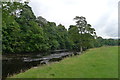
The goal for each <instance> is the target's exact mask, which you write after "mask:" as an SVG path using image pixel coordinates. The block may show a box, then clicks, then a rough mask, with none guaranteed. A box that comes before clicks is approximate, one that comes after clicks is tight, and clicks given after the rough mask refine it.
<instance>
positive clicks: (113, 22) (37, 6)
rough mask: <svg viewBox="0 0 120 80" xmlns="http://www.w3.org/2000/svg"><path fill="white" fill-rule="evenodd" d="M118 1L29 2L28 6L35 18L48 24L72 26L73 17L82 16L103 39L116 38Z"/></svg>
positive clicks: (73, 22) (41, 0)
mask: <svg viewBox="0 0 120 80" xmlns="http://www.w3.org/2000/svg"><path fill="white" fill-rule="evenodd" d="M118 1H119V0H31V1H30V3H29V5H30V6H31V7H32V10H33V12H34V14H35V15H36V16H42V17H44V18H45V19H47V20H48V21H50V22H55V23H56V24H57V25H58V24H60V23H61V24H63V25H65V27H66V28H69V25H74V24H75V21H74V20H73V18H74V17H75V16H84V17H86V19H87V22H88V23H89V24H91V25H92V27H94V28H95V29H96V32H97V35H98V36H102V37H103V38H116V37H118Z"/></svg>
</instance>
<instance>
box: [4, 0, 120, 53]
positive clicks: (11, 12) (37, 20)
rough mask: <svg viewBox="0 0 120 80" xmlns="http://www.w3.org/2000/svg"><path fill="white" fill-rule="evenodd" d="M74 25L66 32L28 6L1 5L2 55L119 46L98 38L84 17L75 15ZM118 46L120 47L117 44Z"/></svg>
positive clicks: (112, 40) (110, 40)
mask: <svg viewBox="0 0 120 80" xmlns="http://www.w3.org/2000/svg"><path fill="white" fill-rule="evenodd" d="M74 20H75V21H76V25H70V26H69V29H68V30H67V29H66V28H65V26H64V25H62V24H59V25H56V23H55V22H49V21H47V20H46V19H45V18H43V17H42V16H38V17H36V16H35V15H34V13H33V11H32V9H31V7H30V6H28V3H20V2H3V3H2V47H3V53H6V54H9V53H32V52H44V51H50V50H56V49H68V50H73V51H83V50H86V49H88V48H93V47H100V46H103V45H110V46H112V45H118V40H114V39H103V38H102V37H97V36H96V32H95V29H94V28H93V27H92V26H91V25H90V24H88V23H87V20H86V18H85V17H83V16H81V17H79V16H76V17H75V18H74ZM119 45H120V44H119Z"/></svg>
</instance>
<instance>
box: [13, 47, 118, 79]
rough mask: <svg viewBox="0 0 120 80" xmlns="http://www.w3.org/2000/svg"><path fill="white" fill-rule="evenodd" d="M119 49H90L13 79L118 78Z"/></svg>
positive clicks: (30, 70)
mask: <svg viewBox="0 0 120 80" xmlns="http://www.w3.org/2000/svg"><path fill="white" fill-rule="evenodd" d="M117 77H118V47H101V48H94V49H89V50H88V51H87V52H85V53H84V54H82V55H78V56H74V57H69V58H66V59H64V60H62V61H61V62H58V63H53V64H47V65H44V66H40V67H39V66H38V67H36V68H31V69H29V70H28V71H26V72H24V73H20V74H18V75H14V76H12V77H11V78H117Z"/></svg>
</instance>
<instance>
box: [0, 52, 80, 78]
mask: <svg viewBox="0 0 120 80" xmlns="http://www.w3.org/2000/svg"><path fill="white" fill-rule="evenodd" d="M77 54H79V53H78V52H57V53H52V54H50V53H44V55H41V54H10V55H3V59H2V77H3V79H5V78H6V77H7V76H12V75H14V74H17V73H20V72H24V71H26V70H27V69H30V68H31V67H35V66H38V65H43V64H49V63H50V62H56V61H60V60H62V59H64V58H65V57H69V56H73V55H77Z"/></svg>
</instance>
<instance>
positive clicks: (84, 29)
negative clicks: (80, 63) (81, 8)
mask: <svg viewBox="0 0 120 80" xmlns="http://www.w3.org/2000/svg"><path fill="white" fill-rule="evenodd" d="M74 20H75V21H76V26H77V27H78V30H79V33H80V51H81V52H82V51H83V48H84V47H86V46H85V44H89V43H88V41H87V39H89V40H90V39H91V38H92V37H91V36H92V35H93V34H96V33H95V29H94V28H91V25H90V24H87V21H86V18H85V17H83V16H81V17H79V16H76V17H75V18H74Z"/></svg>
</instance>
